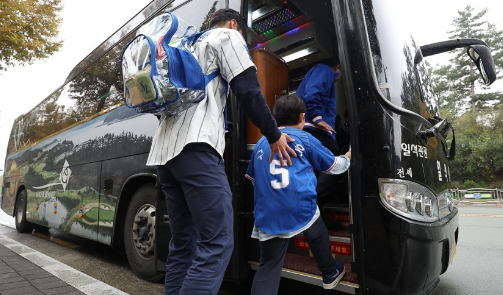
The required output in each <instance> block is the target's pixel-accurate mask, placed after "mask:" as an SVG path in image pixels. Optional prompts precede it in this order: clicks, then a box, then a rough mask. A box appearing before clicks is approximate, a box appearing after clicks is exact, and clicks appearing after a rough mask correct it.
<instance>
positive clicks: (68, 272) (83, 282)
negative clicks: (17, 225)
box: [0, 235, 127, 295]
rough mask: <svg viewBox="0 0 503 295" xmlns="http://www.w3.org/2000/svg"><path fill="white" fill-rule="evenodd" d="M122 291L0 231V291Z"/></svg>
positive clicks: (1, 294) (91, 294) (9, 294)
mask: <svg viewBox="0 0 503 295" xmlns="http://www.w3.org/2000/svg"><path fill="white" fill-rule="evenodd" d="M15 294H23V295H25V294H26V295H35V294H47V295H52V294H65V295H66V294H69V295H77V294H87V295H101V294H107V295H109V294H110V295H112V294H113V295H123V294H126V295H127V293H124V292H122V291H120V290H118V289H116V288H114V287H112V286H110V285H107V284H105V283H103V282H101V281H99V280H96V279H94V278H92V277H90V276H88V275H86V274H84V273H82V272H80V271H78V270H76V269H74V268H72V267H70V266H68V265H66V264H63V263H61V262H59V261H57V260H55V259H53V258H51V257H49V256H47V255H44V254H42V253H40V252H38V251H35V250H33V249H31V248H30V247H27V246H25V245H23V244H20V243H19V242H17V241H15V240H12V239H10V238H8V237H5V236H3V235H0V295H15Z"/></svg>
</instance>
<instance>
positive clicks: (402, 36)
mask: <svg viewBox="0 0 503 295" xmlns="http://www.w3.org/2000/svg"><path fill="white" fill-rule="evenodd" d="M401 5H402V4H401V3H399V2H389V1H383V0H377V1H363V7H364V12H365V18H366V25H367V33H368V38H369V41H370V49H371V52H372V57H373V62H374V70H375V74H376V77H377V82H378V84H379V85H378V87H379V89H380V90H381V93H382V94H383V95H384V96H385V97H386V98H387V99H389V100H391V102H392V103H394V104H395V105H397V106H400V107H403V108H406V109H409V110H411V111H414V112H417V113H419V114H421V115H422V116H423V117H426V118H428V117H433V116H435V115H437V104H436V98H435V97H434V95H433V92H432V90H431V83H430V81H429V79H428V78H427V73H426V70H425V68H424V65H422V63H420V64H419V65H418V68H416V66H415V65H414V56H415V54H416V52H417V50H418V49H419V45H420V44H416V42H415V40H414V38H413V37H412V35H411V32H412V30H411V28H410V24H409V20H408V19H407V14H406V13H405V12H406V11H407V10H406V9H403V7H401ZM390 15H393V17H389V16H390ZM418 78H419V81H421V82H422V84H423V85H419V84H418ZM420 86H423V87H422V88H421V89H420ZM421 90H422V91H421ZM421 94H422V95H421ZM423 103H424V104H423Z"/></svg>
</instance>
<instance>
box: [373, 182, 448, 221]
mask: <svg viewBox="0 0 503 295" xmlns="http://www.w3.org/2000/svg"><path fill="white" fill-rule="evenodd" d="M378 181H379V191H380V192H379V196H380V198H381V203H382V204H383V205H384V206H385V207H386V208H388V209H390V210H391V211H393V212H395V213H397V214H400V215H402V216H405V217H407V218H410V219H414V220H418V221H423V222H434V221H437V220H439V219H440V218H442V217H444V216H447V215H448V214H449V213H450V212H451V211H452V193H451V191H450V190H446V191H444V192H442V193H441V194H440V195H439V197H438V198H437V196H436V195H435V193H433V192H432V191H431V190H430V189H428V188H427V187H425V186H422V185H420V184H417V183H415V182H412V181H407V180H402V179H379V180H378ZM439 204H440V205H439ZM439 207H440V208H441V209H440V210H439Z"/></svg>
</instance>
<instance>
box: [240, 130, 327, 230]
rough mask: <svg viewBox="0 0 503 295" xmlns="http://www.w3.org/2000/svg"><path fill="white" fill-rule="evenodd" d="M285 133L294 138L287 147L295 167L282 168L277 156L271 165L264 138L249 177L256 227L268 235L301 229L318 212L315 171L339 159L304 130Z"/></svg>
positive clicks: (252, 158)
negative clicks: (252, 188)
mask: <svg viewBox="0 0 503 295" xmlns="http://www.w3.org/2000/svg"><path fill="white" fill-rule="evenodd" d="M281 131H282V132H284V133H286V134H288V135H289V136H290V137H292V138H293V139H295V141H294V142H289V143H288V145H289V146H290V147H291V148H292V149H294V150H295V152H296V153H297V158H294V157H291V159H292V166H288V165H287V166H281V165H280V162H279V160H278V157H277V155H275V156H274V160H273V161H272V163H269V156H270V154H271V150H270V147H269V143H268V142H267V140H266V138H265V137H262V138H261V139H260V140H259V141H258V143H257V145H256V146H255V149H254V150H253V153H252V156H251V160H250V164H249V165H248V169H247V171H246V177H247V178H249V179H251V180H252V181H253V182H254V195H255V202H254V206H255V226H256V227H258V228H259V229H260V230H262V231H263V232H265V233H268V234H283V233H288V232H292V231H295V230H298V229H300V228H302V227H303V226H305V225H306V224H308V223H309V221H311V219H312V218H313V216H314V214H315V213H316V206H317V205H316V176H315V174H314V170H313V168H314V169H317V170H320V171H329V170H330V169H332V168H333V167H334V165H335V164H336V162H337V158H336V157H335V156H334V155H333V154H332V153H331V152H330V151H329V150H328V149H327V148H325V147H324V146H323V145H322V144H321V142H320V141H319V140H317V139H316V138H314V137H313V136H311V134H309V133H307V132H304V131H302V130H299V129H296V128H292V127H284V128H282V129H281Z"/></svg>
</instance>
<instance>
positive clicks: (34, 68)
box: [0, 0, 503, 175]
mask: <svg viewBox="0 0 503 295" xmlns="http://www.w3.org/2000/svg"><path fill="white" fill-rule="evenodd" d="M196 1H208V0H196ZM395 1H403V0H395ZM149 2H150V0H63V3H64V9H63V11H62V12H61V16H62V19H63V22H62V24H61V27H60V33H59V37H60V38H61V39H63V40H64V45H63V47H62V48H61V50H60V51H59V52H57V53H55V54H54V55H53V56H51V57H50V58H48V59H46V60H43V61H37V62H35V63H34V64H32V65H29V66H16V67H11V68H9V69H8V70H7V71H6V72H1V73H0V87H1V89H2V92H0V101H1V102H2V106H1V107H0V175H1V174H2V173H3V170H4V162H5V153H6V149H7V143H8V139H9V135H10V130H11V128H12V124H13V122H14V119H15V118H17V117H18V116H19V115H21V114H24V113H27V112H29V111H30V110H31V109H32V108H34V107H35V106H36V105H37V104H38V103H39V102H41V101H42V100H43V99H44V98H45V97H47V96H48V95H49V94H51V93H52V92H53V91H54V90H56V89H57V88H58V87H60V86H61V85H62V84H63V82H64V80H65V78H66V77H67V75H68V74H69V73H70V71H71V70H72V68H73V67H74V66H75V65H76V64H77V63H78V62H80V61H81V60H82V59H83V58H85V57H86V56H87V54H89V53H90V52H91V51H92V50H93V49H94V48H96V47H97V46H98V45H100V44H101V43H102V42H103V41H105V39H107V38H108V37H109V36H110V35H112V34H113V33H114V32H115V31H117V30H118V29H119V28H120V27H121V26H122V25H123V24H125V23H126V22H127V21H128V20H129V19H131V18H132V17H133V16H134V15H136V13H138V12H139V11H140V10H141V9H142V8H143V7H145V6H146V5H147V4H148V3H149ZM407 2H408V3H411V4H410V11H411V12H412V13H410V20H411V23H412V25H413V27H414V33H415V39H416V42H417V43H418V44H420V45H424V44H428V43H433V42H439V41H445V40H447V39H448V38H447V36H448V34H447V31H450V30H451V29H452V26H451V23H452V20H453V18H454V17H455V16H457V15H458V14H457V11H458V10H462V9H463V8H464V7H465V6H467V5H471V6H472V7H475V8H476V11H480V10H481V9H483V8H488V9H489V11H488V13H487V14H486V19H487V20H488V21H489V22H491V23H495V24H496V25H497V28H498V29H499V30H503V18H501V16H500V15H498V13H499V12H501V11H503V9H502V8H503V2H500V1H494V0H478V1H476V2H473V1H470V0H441V1H439V0H422V1H414V5H412V1H410V0H409V1H407ZM448 59H449V56H448V55H447V54H442V55H439V56H436V57H434V58H433V57H432V58H428V61H429V62H430V63H432V64H436V63H443V62H445V61H446V60H448Z"/></svg>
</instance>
